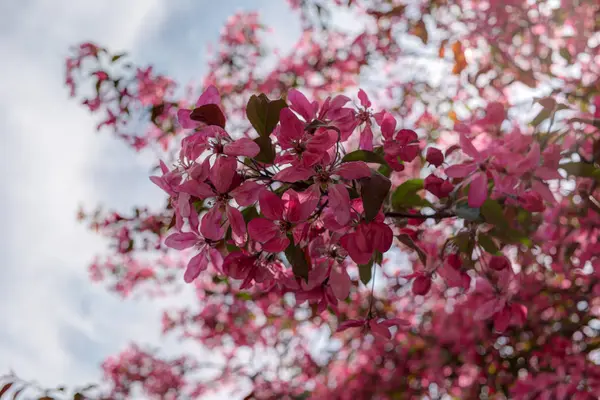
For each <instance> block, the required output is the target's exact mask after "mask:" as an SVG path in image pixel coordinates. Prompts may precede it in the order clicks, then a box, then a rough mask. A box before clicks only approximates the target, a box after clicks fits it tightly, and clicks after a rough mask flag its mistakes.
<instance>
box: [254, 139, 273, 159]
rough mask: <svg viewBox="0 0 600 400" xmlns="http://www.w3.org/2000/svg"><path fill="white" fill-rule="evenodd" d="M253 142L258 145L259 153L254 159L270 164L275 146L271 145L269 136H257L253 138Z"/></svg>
mask: <svg viewBox="0 0 600 400" xmlns="http://www.w3.org/2000/svg"><path fill="white" fill-rule="evenodd" d="M254 143H256V144H257V145H258V147H260V153H258V154H257V155H256V157H254V159H255V160H256V161H260V162H261V163H265V164H272V163H273V161H274V160H275V148H274V147H273V143H272V142H271V138H270V137H268V136H259V137H257V138H256V139H254Z"/></svg>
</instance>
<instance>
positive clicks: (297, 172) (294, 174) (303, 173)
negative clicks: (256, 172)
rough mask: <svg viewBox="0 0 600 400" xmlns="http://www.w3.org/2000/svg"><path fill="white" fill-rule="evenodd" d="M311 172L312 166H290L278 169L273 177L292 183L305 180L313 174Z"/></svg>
mask: <svg viewBox="0 0 600 400" xmlns="http://www.w3.org/2000/svg"><path fill="white" fill-rule="evenodd" d="M313 174H314V171H313V170H312V168H306V167H294V166H292V167H288V168H286V169H283V170H281V171H279V172H278V173H277V174H275V176H274V177H273V179H274V180H276V181H281V182H289V183H294V182H298V181H305V180H307V179H308V178H310V177H311V176H313Z"/></svg>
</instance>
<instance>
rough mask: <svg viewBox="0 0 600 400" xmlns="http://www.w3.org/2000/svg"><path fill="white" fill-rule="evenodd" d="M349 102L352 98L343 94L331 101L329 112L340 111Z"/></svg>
mask: <svg viewBox="0 0 600 400" xmlns="http://www.w3.org/2000/svg"><path fill="white" fill-rule="evenodd" d="M349 101H350V97H348V96H344V95H343V94H338V95H337V96H335V97H334V98H333V99H332V100H331V104H330V106H329V110H328V111H329V112H331V111H339V109H340V108H342V107H344V106H345V105H346V104H347V103H348V102H349Z"/></svg>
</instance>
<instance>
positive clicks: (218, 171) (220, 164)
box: [210, 156, 237, 193]
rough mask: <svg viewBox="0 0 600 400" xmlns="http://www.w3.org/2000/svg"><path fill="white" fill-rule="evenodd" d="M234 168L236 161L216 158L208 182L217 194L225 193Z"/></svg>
mask: <svg viewBox="0 0 600 400" xmlns="http://www.w3.org/2000/svg"><path fill="white" fill-rule="evenodd" d="M236 168H237V160H236V159H235V158H234V157H224V156H218V157H217V160H216V161H215V164H214V165H213V166H212V168H211V169H210V181H211V182H212V184H213V185H215V188H216V189H217V192H219V193H227V191H228V190H229V187H230V186H231V182H232V180H233V176H234V175H235V171H236Z"/></svg>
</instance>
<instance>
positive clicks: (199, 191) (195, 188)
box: [177, 181, 215, 199]
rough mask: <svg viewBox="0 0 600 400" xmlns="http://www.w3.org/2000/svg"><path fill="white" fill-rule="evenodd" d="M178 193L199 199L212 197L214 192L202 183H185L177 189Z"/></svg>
mask: <svg viewBox="0 0 600 400" xmlns="http://www.w3.org/2000/svg"><path fill="white" fill-rule="evenodd" d="M177 189H178V190H179V191H180V192H183V193H187V194H190V195H192V196H194V197H197V198H199V199H206V198H208V197H214V196H215V192H214V191H213V190H212V188H211V187H210V186H208V185H207V184H206V183H204V182H197V181H186V182H184V183H182V184H181V185H179V187H178V188H177Z"/></svg>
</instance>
